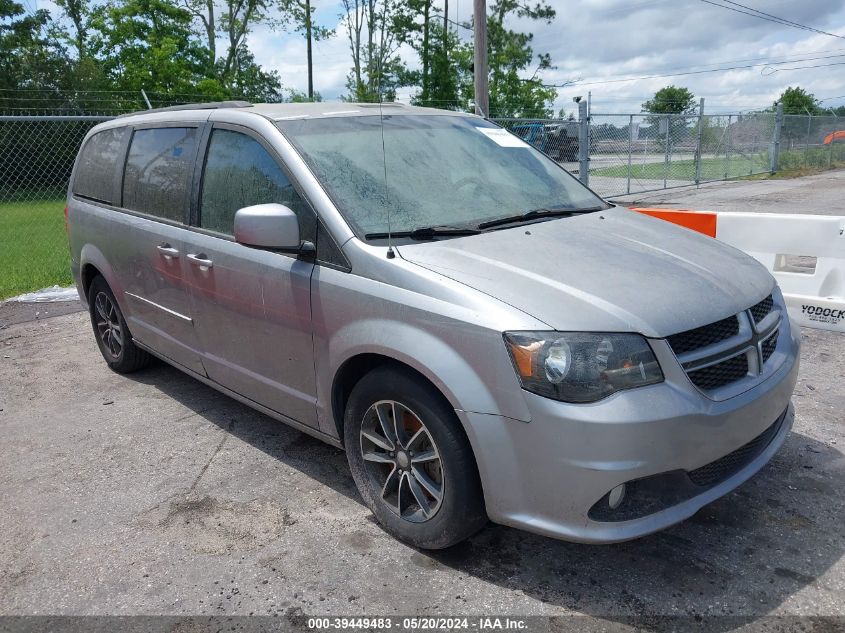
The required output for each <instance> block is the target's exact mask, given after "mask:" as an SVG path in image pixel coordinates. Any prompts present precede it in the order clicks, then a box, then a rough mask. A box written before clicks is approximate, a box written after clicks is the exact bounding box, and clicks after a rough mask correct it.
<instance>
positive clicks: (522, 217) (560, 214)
mask: <svg viewBox="0 0 845 633" xmlns="http://www.w3.org/2000/svg"><path fill="white" fill-rule="evenodd" d="M606 208H607V207H587V208H584V209H532V210H531V211H526V212H525V213H520V214H518V215H509V216H507V217H504V218H496V219H495V220H488V221H487V222H482V223H481V224H479V225H478V229H479V230H484V229H489V228H492V227H494V226H502V225H504V224H517V223H519V222H530V221H531V220H536V219H537V218H555V217H557V218H565V217H568V216H570V215H580V214H582V213H592V212H593V211H603V210H604V209H606Z"/></svg>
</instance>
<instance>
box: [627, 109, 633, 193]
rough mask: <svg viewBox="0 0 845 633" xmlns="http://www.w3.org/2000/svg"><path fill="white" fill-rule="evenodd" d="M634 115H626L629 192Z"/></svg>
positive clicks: (629, 190)
mask: <svg viewBox="0 0 845 633" xmlns="http://www.w3.org/2000/svg"><path fill="white" fill-rule="evenodd" d="M633 146H634V115H633V114H630V115H628V189H627V192H628V193H631V152H632V151H633V149H634V147H633Z"/></svg>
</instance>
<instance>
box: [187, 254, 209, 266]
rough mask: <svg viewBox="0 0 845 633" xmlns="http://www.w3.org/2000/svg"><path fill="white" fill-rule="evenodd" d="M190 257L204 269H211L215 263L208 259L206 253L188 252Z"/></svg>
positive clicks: (193, 262)
mask: <svg viewBox="0 0 845 633" xmlns="http://www.w3.org/2000/svg"><path fill="white" fill-rule="evenodd" d="M188 259H189V260H190V262H191V263H192V264H194V265H195V266H199V267H200V268H204V269H209V268H211V267H212V266H213V265H214V262H213V261H211V260H210V259H208V256H207V255H206V254H205V253H188Z"/></svg>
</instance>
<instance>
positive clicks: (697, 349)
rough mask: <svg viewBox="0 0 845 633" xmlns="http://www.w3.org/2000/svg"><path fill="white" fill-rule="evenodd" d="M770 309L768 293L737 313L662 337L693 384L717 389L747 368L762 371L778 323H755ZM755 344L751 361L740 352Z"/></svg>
mask: <svg viewBox="0 0 845 633" xmlns="http://www.w3.org/2000/svg"><path fill="white" fill-rule="evenodd" d="M774 310H775V303H774V299H773V297H772V295H769V296H768V297H766V298H765V299H763V300H762V301H760V302H758V303H756V304H754V305H753V306H751V307H750V308H746V309H745V310H743V311H742V312H740V313H739V314H735V315H733V316H729V317H726V318H724V319H722V320H720V321H715V322H713V323H710V324H708V325H703V326H701V327H697V328H694V329H692V330H687V331H685V332H680V333H678V334H672V335H671V336H668V337H667V338H666V341H667V342H668V343H669V346H670V347H671V348H672V351H673V352H674V353H675V355H676V356H677V357H678V360H679V361H681V365H682V366H683V368H684V371H686V373H687V376H689V378H690V380H691V381H692V383H693V384H694V385H695V386H696V387H698V388H699V389H701V390H703V391H711V390H714V389H718V388H720V387H724V386H726V385H729V384H731V383H733V382H736V381H738V380H742V379H743V378H745V377H746V376H748V374H749V371H752V370H753V371H754V372H756V373H757V374H759V373H762V371H763V365H765V364H766V362H768V360H769V359H770V358H771V357H772V354H774V352H775V348H776V347H777V341H778V326H779V323H772V324H770V325H769V324H767V325H766V328H765V329H761V328H760V327H759V324H760V323H762V322H763V321H765V320H766V317H767V316H769V315H770V314H771V313H772V312H773V311H774ZM740 333H742V336H740ZM758 336H759V339H758V338H757V337H758ZM763 339H765V340H763ZM760 340H762V342H760V343H757V342H756V341H760ZM755 346H756V347H757V349H756V353H757V357H756V362H754V363H751V362H750V361H749V358H748V356H747V355H746V354H745V353H740V352H744V351H745V350H747V349H749V348H753V347H755ZM702 365H706V366H705V367H701V366H702Z"/></svg>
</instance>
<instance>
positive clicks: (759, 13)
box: [699, 0, 845, 40]
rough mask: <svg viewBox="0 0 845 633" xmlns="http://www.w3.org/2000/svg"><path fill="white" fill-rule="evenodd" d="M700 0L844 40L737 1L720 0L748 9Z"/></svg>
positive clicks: (782, 24) (834, 34) (839, 36)
mask: <svg viewBox="0 0 845 633" xmlns="http://www.w3.org/2000/svg"><path fill="white" fill-rule="evenodd" d="M699 1H700V2H704V3H705V4H711V5H713V6H714V7H719V8H721V9H727V10H728V11H734V12H736V13H742V14H744V15H750V16H751V17H753V18H759V19H760V20H766V21H767V22H774V23H775V24H780V25H781V26H791V27H793V28H796V29H801V30H802V31H812V32H813V33H819V34H821V35H829V36H830V37H837V38H839V39H841V40H845V36H842V35H837V34H836V33H829V32H827V31H822V30H821V29H817V28H814V27H812V26H807V25H806V24H800V23H798V22H793V21H792V20H786V19H784V18H779V17H778V16H776V15H772V14H771V13H766V12H764V11H758V10H757V9H752V8H751V7H747V6H745V5H744V4H739V3H738V2H731V0H722V1H723V2H726V3H728V4H732V5H735V6H737V7H742V9H748V11H743V10H742V9H735V8H734V7H729V6H726V5H724V4H718V3H716V2H712V0H699Z"/></svg>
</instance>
